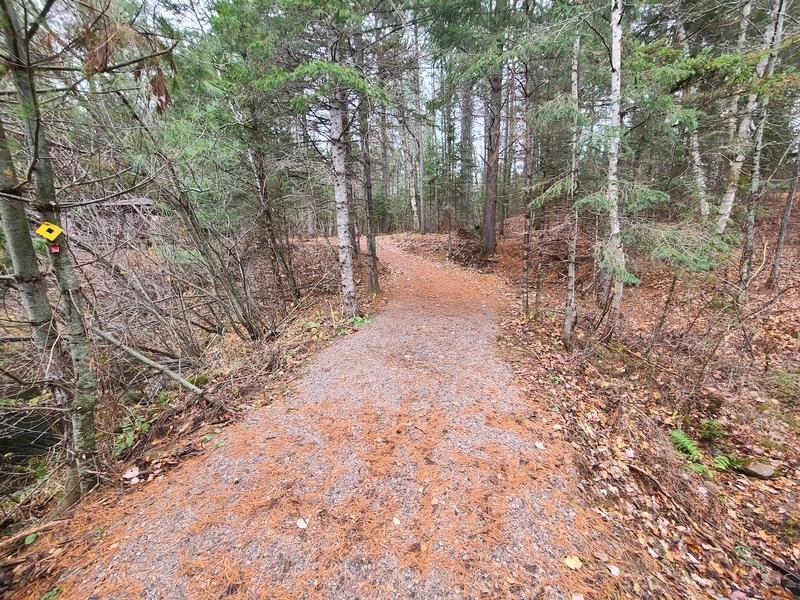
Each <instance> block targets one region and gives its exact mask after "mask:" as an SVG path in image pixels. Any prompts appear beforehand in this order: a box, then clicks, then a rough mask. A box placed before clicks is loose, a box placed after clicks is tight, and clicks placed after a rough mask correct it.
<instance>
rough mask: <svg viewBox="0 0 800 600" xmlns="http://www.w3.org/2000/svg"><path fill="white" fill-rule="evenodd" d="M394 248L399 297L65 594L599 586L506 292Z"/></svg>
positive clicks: (100, 553)
mask: <svg viewBox="0 0 800 600" xmlns="http://www.w3.org/2000/svg"><path fill="white" fill-rule="evenodd" d="M381 259H382V261H383V262H384V263H385V264H386V265H387V266H388V268H389V270H390V272H391V279H390V282H389V286H388V289H389V302H388V304H387V306H386V308H385V309H384V310H383V311H382V312H381V313H380V314H379V315H377V316H376V317H375V319H374V322H372V323H370V324H368V325H364V326H363V327H361V328H360V330H359V331H358V332H356V333H355V334H353V335H350V336H346V337H342V338H339V339H337V340H335V341H334V342H332V343H331V345H330V346H329V347H328V348H327V349H325V350H324V351H323V352H321V353H320V354H319V355H318V356H317V357H316V358H315V359H314V361H313V363H312V364H311V366H310V368H309V373H308V374H307V375H306V376H305V377H304V378H303V379H302V381H301V382H300V383H299V384H298V385H297V386H296V388H295V390H294V391H293V392H292V393H291V394H290V395H289V397H288V399H286V400H284V401H281V402H278V403H276V404H274V405H272V406H269V407H265V408H262V409H259V410H257V411H254V412H253V413H251V415H249V416H248V417H247V418H246V419H245V420H244V421H242V422H240V423H238V424H236V425H233V426H231V427H229V428H227V429H226V430H225V431H224V432H223V433H222V434H221V435H220V436H219V440H218V445H219V447H218V448H216V449H215V450H213V451H212V452H211V453H210V454H208V455H207V456H203V457H200V458H198V459H192V460H190V461H187V463H185V464H184V465H182V466H181V468H179V469H177V470H176V471H174V472H172V473H170V474H168V475H167V476H166V477H164V478H163V479H161V480H157V481H154V482H152V483H150V484H148V485H147V486H146V488H144V489H143V490H142V491H140V492H137V493H135V494H132V495H130V496H126V497H123V498H122V499H121V500H120V501H119V507H117V509H116V513H117V515H118V518H117V519H116V520H115V521H114V522H112V523H107V524H106V530H105V532H106V533H107V534H108V535H103V536H99V539H98V541H97V543H96V544H95V546H94V547H93V548H92V550H91V555H87V557H86V558H87V560H85V561H84V562H83V564H79V565H76V566H75V567H74V568H73V569H71V570H70V571H69V572H68V574H67V575H66V577H65V579H64V582H63V585H62V594H60V595H59V596H58V597H59V599H61V598H79V599H82V600H84V599H86V598H92V597H95V598H98V599H99V598H103V599H105V598H112V599H113V598H119V599H123V598H144V599H148V600H156V599H191V600H195V599H198V598H247V599H250V598H381V599H383V598H421V599H433V598H534V597H546V598H571V597H572V596H571V594H572V593H573V592H575V591H576V590H585V589H586V587H585V585H590V584H587V581H586V580H582V581H581V580H580V577H576V576H575V574H572V575H570V571H569V570H568V569H565V567H564V564H563V559H564V558H565V556H567V555H570V554H577V555H582V556H586V555H587V554H588V555H589V556H591V551H592V550H591V549H590V548H589V545H591V544H597V540H598V539H599V537H600V536H601V534H600V533H599V532H600V531H601V530H602V522H601V520H600V518H599V517H598V516H596V514H595V513H593V512H590V511H586V510H584V509H582V508H581V507H580V494H578V493H577V491H576V487H575V486H576V483H575V482H576V481H577V475H576V474H575V472H574V468H573V467H572V466H571V462H570V459H569V456H570V451H571V450H570V449H569V447H568V446H567V445H566V444H564V443H563V442H559V441H557V440H552V439H546V438H545V435H546V432H541V431H539V430H538V429H537V427H540V425H537V421H536V419H534V418H533V417H532V416H531V415H532V414H533V413H535V411H533V410H532V402H535V398H533V399H531V398H526V397H524V395H523V394H521V393H520V391H519V389H518V387H517V385H516V383H515V381H514V377H513V373H512V372H511V370H510V368H509V367H508V365H507V364H505V363H504V362H503V361H502V360H501V359H500V358H499V356H498V354H497V351H496V337H497V335H498V333H499V329H498V315H499V313H500V311H501V309H502V308H503V307H504V306H507V305H508V303H509V302H511V301H512V300H511V299H510V298H509V296H510V294H509V291H508V289H507V288H506V287H505V286H504V284H503V283H502V282H500V280H499V279H497V278H495V277H494V276H491V275H479V274H475V273H471V272H467V271H465V270H462V269H459V268H456V267H453V266H452V265H449V264H435V263H433V262H431V261H428V260H425V259H422V258H419V257H414V256H412V255H409V254H407V253H405V252H403V251H401V250H399V249H397V248H395V247H392V246H391V245H389V244H388V243H387V242H384V243H383V244H382V246H381ZM537 410H538V411H540V412H541V411H546V410H547V407H546V406H539V407H538V409H537ZM593 532H597V533H593ZM594 548H595V549H597V548H599V546H595V547H594Z"/></svg>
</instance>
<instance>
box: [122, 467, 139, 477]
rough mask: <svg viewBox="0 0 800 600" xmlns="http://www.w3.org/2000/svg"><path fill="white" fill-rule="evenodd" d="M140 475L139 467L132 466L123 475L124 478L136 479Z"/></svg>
mask: <svg viewBox="0 0 800 600" xmlns="http://www.w3.org/2000/svg"><path fill="white" fill-rule="evenodd" d="M138 476H139V467H131V468H130V469H128V470H127V471H125V474H124V475H123V476H122V478H123V479H135V478H136V477H138Z"/></svg>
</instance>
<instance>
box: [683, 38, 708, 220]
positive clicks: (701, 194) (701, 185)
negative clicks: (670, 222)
mask: <svg viewBox="0 0 800 600" xmlns="http://www.w3.org/2000/svg"><path fill="white" fill-rule="evenodd" d="M678 38H679V41H680V43H681V45H682V46H683V55H684V57H686V58H689V55H690V53H689V42H688V41H687V40H686V30H685V29H684V27H683V23H680V24H679V25H678ZM696 94H697V86H695V85H693V86H691V87H690V88H689V96H690V97H693V96H695V95H696ZM689 153H690V154H691V157H692V171H693V172H694V184H695V187H696V188H697V196H698V200H699V203H700V216H701V217H708V216H709V215H710V214H711V206H710V203H709V201H708V200H709V198H708V184H707V183H706V171H705V166H704V165H703V158H702V155H701V154H700V139H699V136H698V134H697V125H696V124H695V125H694V126H693V127H692V128H691V129H690V130H689Z"/></svg>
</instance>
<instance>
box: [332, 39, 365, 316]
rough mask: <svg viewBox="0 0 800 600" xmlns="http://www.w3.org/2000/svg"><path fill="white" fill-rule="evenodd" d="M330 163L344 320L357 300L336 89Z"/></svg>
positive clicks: (354, 311) (355, 307) (334, 49)
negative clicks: (331, 165) (331, 167)
mask: <svg viewBox="0 0 800 600" xmlns="http://www.w3.org/2000/svg"><path fill="white" fill-rule="evenodd" d="M330 44H331V47H330V60H331V62H332V63H336V62H338V60H339V53H338V46H339V39H338V36H337V35H336V34H335V33H334V34H333V35H332V36H331V40H330ZM330 118H331V128H330V136H331V159H332V162H333V198H334V201H335V203H336V233H337V238H338V241H339V270H340V273H341V284H340V293H341V299H342V309H343V310H344V314H345V315H347V316H348V317H354V316H356V315H357V314H358V299H357V298H356V284H355V277H354V275H353V246H352V244H351V242H350V211H349V203H348V197H347V173H346V149H345V145H344V134H345V132H344V93H343V92H342V89H341V87H340V86H339V85H336V86H335V88H334V91H333V94H332V97H331V105H330Z"/></svg>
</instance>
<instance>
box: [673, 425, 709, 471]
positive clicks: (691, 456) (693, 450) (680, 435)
mask: <svg viewBox="0 0 800 600" xmlns="http://www.w3.org/2000/svg"><path fill="white" fill-rule="evenodd" d="M669 439H670V440H671V441H672V444H673V446H675V449H676V450H677V451H678V452H680V453H681V454H682V455H683V457H684V458H686V460H688V461H690V462H693V463H700V462H703V453H702V452H700V448H698V447H697V444H696V443H695V441H694V440H693V439H692V438H690V437H689V436H688V435H686V432H685V431H683V430H682V429H673V430H672V431H670V432H669Z"/></svg>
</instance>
